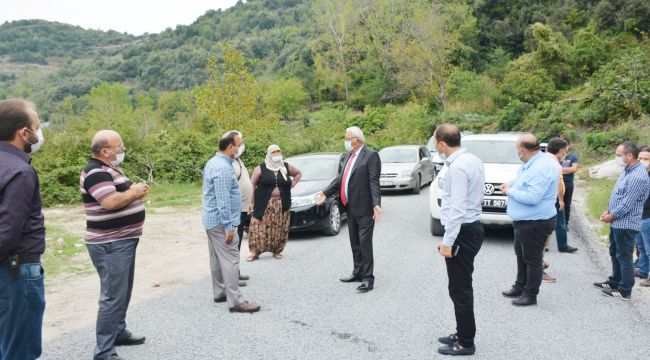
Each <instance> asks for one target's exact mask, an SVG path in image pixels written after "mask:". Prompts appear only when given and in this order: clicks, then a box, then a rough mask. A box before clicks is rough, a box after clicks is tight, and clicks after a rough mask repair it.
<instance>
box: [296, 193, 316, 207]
mask: <svg viewBox="0 0 650 360" xmlns="http://www.w3.org/2000/svg"><path fill="white" fill-rule="evenodd" d="M315 203H316V194H311V195H306V196H295V197H291V207H300V206H308V205H313V204H315Z"/></svg>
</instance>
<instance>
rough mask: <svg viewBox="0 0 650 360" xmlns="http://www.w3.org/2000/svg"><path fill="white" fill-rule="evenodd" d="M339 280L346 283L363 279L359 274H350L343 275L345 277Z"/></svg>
mask: <svg viewBox="0 0 650 360" xmlns="http://www.w3.org/2000/svg"><path fill="white" fill-rule="evenodd" d="M339 281H340V282H345V283H348V282H357V281H363V280H362V279H361V276H358V275H354V274H352V275H350V276H345V277H342V278H340V279H339Z"/></svg>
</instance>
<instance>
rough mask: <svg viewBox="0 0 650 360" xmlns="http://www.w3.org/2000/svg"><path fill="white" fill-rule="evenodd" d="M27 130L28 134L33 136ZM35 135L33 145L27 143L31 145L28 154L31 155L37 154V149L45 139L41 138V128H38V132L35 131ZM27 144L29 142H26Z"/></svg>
mask: <svg viewBox="0 0 650 360" xmlns="http://www.w3.org/2000/svg"><path fill="white" fill-rule="evenodd" d="M27 130H29V132H31V133H32V134H34V132H33V131H32V130H30V129H27ZM35 135H36V137H37V138H38V140H37V141H36V143H34V144H32V143H31V142H30V143H29V144H30V145H31V151H30V152H29V153H30V154H33V153H35V152H37V151H38V149H40V148H41V146H42V145H43V143H44V142H45V138H44V137H43V130H41V128H38V130H36V134H35ZM27 142H29V140H27Z"/></svg>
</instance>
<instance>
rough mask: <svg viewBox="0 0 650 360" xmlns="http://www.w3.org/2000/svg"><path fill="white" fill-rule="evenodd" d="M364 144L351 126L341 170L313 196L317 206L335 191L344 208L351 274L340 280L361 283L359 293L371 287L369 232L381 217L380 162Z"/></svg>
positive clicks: (360, 136)
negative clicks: (316, 200)
mask: <svg viewBox="0 0 650 360" xmlns="http://www.w3.org/2000/svg"><path fill="white" fill-rule="evenodd" d="M364 143H365V137H364V136H363V132H362V131H361V129H359V128H358V127H356V126H355V127H351V128H348V129H346V130H345V149H346V150H347V151H348V153H347V154H346V156H345V159H344V161H343V171H342V172H341V174H339V176H338V177H337V178H336V179H335V180H334V182H332V184H331V185H330V186H329V187H328V188H327V189H325V190H324V191H323V192H321V193H319V194H318V196H317V197H318V202H319V204H322V203H323V202H324V201H325V199H326V198H327V197H330V196H333V195H334V194H336V193H337V192H338V193H339V194H340V198H341V205H343V207H345V208H346V209H347V215H348V231H349V233H350V246H351V247H352V259H353V261H354V270H353V271H352V275H350V276H347V277H344V278H341V279H340V280H341V281H342V282H355V281H361V282H362V284H361V285H359V287H357V290H359V291H361V292H367V291H370V290H372V289H373V287H374V281H375V277H374V275H373V266H374V260H373V255H372V233H373V230H374V227H375V222H378V221H379V220H380V218H381V191H380V188H379V174H380V173H381V160H380V159H379V155H378V154H377V153H376V152H375V151H373V150H372V149H369V148H368V147H366V146H364Z"/></svg>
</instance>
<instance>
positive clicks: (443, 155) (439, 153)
mask: <svg viewBox="0 0 650 360" xmlns="http://www.w3.org/2000/svg"><path fill="white" fill-rule="evenodd" d="M436 151H437V152H438V156H439V157H440V160H442V161H445V160H447V155H445V152H444V151H442V152H441V151H440V150H438V149H436Z"/></svg>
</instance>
